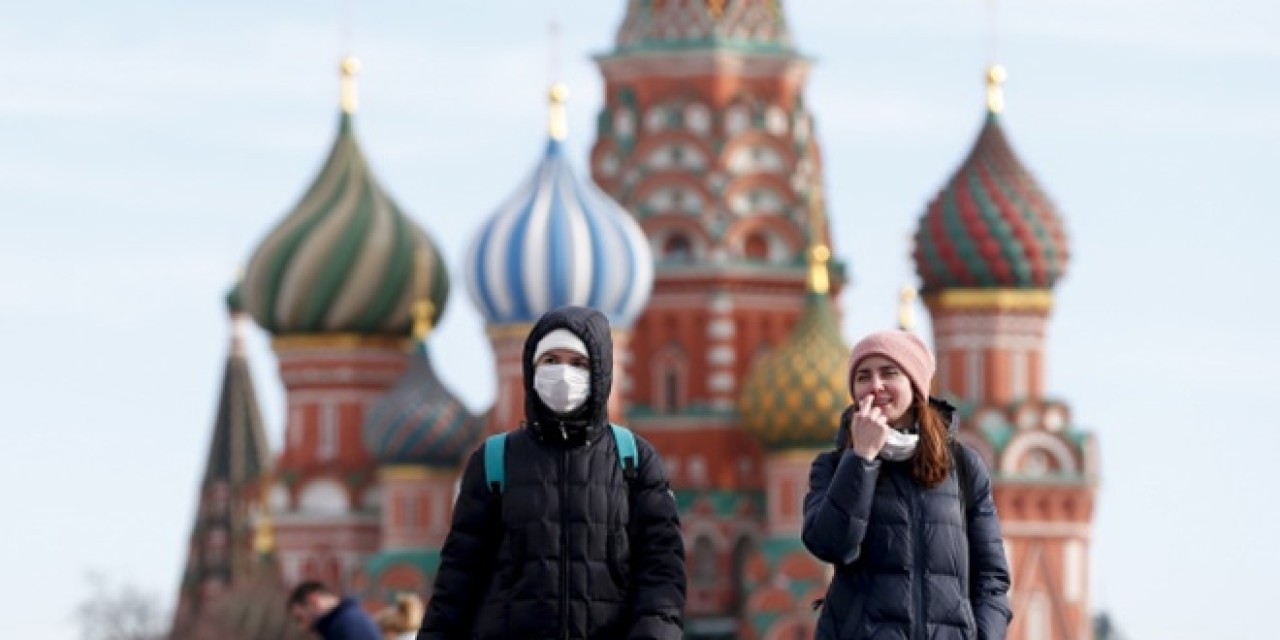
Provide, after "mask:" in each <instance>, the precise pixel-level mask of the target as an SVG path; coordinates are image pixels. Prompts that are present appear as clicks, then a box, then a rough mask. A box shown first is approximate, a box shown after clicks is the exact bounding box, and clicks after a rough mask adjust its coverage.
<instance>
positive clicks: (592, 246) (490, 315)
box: [465, 84, 653, 433]
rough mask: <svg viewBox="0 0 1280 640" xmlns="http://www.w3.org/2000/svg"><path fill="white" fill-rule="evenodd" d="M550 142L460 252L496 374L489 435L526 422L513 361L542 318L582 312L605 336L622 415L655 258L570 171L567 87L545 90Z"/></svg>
mask: <svg viewBox="0 0 1280 640" xmlns="http://www.w3.org/2000/svg"><path fill="white" fill-rule="evenodd" d="M549 98H550V114H549V125H550V126H549V131H548V133H549V136H548V138H549V139H548V140H547V145H546V148H545V151H544V153H543V155H542V157H541V158H540V159H539V161H538V163H537V165H536V166H535V167H534V169H533V172H532V174H531V175H530V176H529V177H528V179H527V180H525V182H524V183H523V184H521V185H520V186H519V187H518V188H517V189H516V191H515V193H513V194H512V195H511V196H510V197H509V198H508V199H507V200H506V202H504V203H503V204H502V205H501V206H499V207H498V210H497V211H496V212H494V214H493V215H492V216H491V217H490V218H489V219H488V220H486V221H485V222H484V223H483V224H482V225H481V227H480V231H479V233H478V234H477V235H476V237H475V239H474V240H473V241H472V244H471V248H470V250H469V251H468V252H467V258H466V263H465V271H466V278H467V290H468V291H469V292H470V293H471V298H472V300H473V301H474V302H475V304H476V306H477V307H479V308H480V311H481V313H482V314H483V315H484V317H485V320H486V323H487V325H488V327H487V328H488V334H489V339H490V341H491V343H492V345H493V351H494V359H495V361H496V368H497V374H498V375H497V387H498V388H497V399H496V401H495V404H494V406H493V408H492V409H491V410H490V411H489V416H488V422H487V430H488V431H489V432H490V433H498V432H503V431H508V430H510V429H513V428H515V427H517V426H518V425H519V424H520V421H521V420H523V419H524V382H523V369H522V365H521V362H520V359H521V358H522V357H523V349H524V341H525V337H526V336H527V335H528V333H529V330H530V329H531V328H532V325H533V323H534V322H536V321H537V320H538V318H539V317H541V316H542V314H544V313H546V312H547V311H550V310H552V309H555V308H557V307H561V306H564V305H580V306H589V307H593V308H595V309H598V310H599V311H601V312H602V313H604V314H605V315H606V316H607V317H608V318H609V324H610V327H611V329H612V332H613V348H614V359H613V362H614V372H613V380H614V383H613V393H612V394H611V395H610V397H609V413H610V416H611V418H612V419H614V420H619V419H621V417H622V412H623V407H624V406H625V403H626V397H627V388H628V383H627V380H628V376H627V369H626V363H627V361H628V357H627V355H626V354H627V352H628V347H627V338H628V333H629V329H630V327H631V324H632V322H633V321H634V320H635V317H636V315H637V314H639V313H640V310H641V309H642V308H643V307H644V305H645V303H646V302H647V301H648V299H649V291H650V288H651V286H652V284H653V257H652V254H651V253H650V251H649V245H648V243H647V242H646V241H645V238H644V235H643V234H642V232H641V230H640V227H639V226H637V225H636V223H635V221H634V220H632V219H631V217H630V216H628V215H627V212H626V211H624V210H623V209H622V208H621V207H619V206H618V204H617V203H616V202H614V201H613V199H611V198H610V197H609V196H608V195H606V194H604V193H602V192H601V191H600V190H599V189H598V188H597V187H596V186H595V185H594V184H592V183H591V182H590V181H586V180H580V179H579V178H578V177H577V175H576V174H575V172H574V170H573V167H572V166H571V164H570V162H569V159H568V157H567V154H566V151H565V143H564V141H565V137H566V136H567V135H568V130H567V126H566V121H565V120H566V119H565V100H566V99H567V98H568V90H567V88H565V86H564V85H560V84H557V85H555V86H553V87H552V88H551V91H550V95H549Z"/></svg>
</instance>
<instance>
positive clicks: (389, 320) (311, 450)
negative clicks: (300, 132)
mask: <svg viewBox="0 0 1280 640" xmlns="http://www.w3.org/2000/svg"><path fill="white" fill-rule="evenodd" d="M358 70H359V62H358V61H357V60H356V59H355V58H346V59H344V60H343V62H342V66H341V72H342V76H341V77H342V110H341V113H340V116H339V121H338V135H337V138H336V139H335V141H334V143H333V147H332V149H331V150H330V152H329V156H328V158H327V159H326V160H325V163H324V166H323V167H322V169H321V170H320V174H319V175H318V176H317V177H316V179H315V181H314V182H313V183H312V185H311V187H310V188H309V189H308V190H307V191H306V194H305V195H304V196H303V198H302V200H301V201H300V202H299V203H298V204H297V205H296V206H295V207H294V209H293V210H292V211H291V212H290V213H289V214H288V215H287V216H285V218H284V219H283V220H282V221H281V222H280V223H279V224H277V225H276V227H275V229H273V230H272V231H271V232H270V233H268V234H267V236H266V238H265V239H263V240H262V242H261V243H260V244H259V245H258V247H257V249H256V250H255V251H254V253H253V257H252V259H251V260H250V262H249V268H248V272H247V274H246V277H245V281H244V293H243V295H244V304H245V308H246V309H247V310H248V311H249V313H250V314H252V316H253V319H254V320H255V321H257V323H258V324H259V325H260V326H261V327H262V328H264V329H266V330H267V331H268V332H270V333H271V334H272V336H273V339H272V348H273V349H274V351H275V353H276V356H277V358H278V361H279V369H280V377H281V380H282V381H283V382H284V386H285V390H286V402H287V414H286V416H287V417H286V421H287V422H286V424H285V429H284V432H285V433H284V450H283V452H282V453H281V454H280V457H279V461H278V464H277V477H276V484H275V485H274V486H273V487H272V489H271V496H270V500H271V508H272V509H273V515H274V518H275V524H276V531H275V535H276V546H277V558H278V560H279V562H280V564H281V569H282V571H283V575H284V579H285V582H286V583H295V582H297V581H299V580H302V579H319V580H323V581H325V582H327V583H329V584H331V585H333V586H334V587H335V588H338V589H345V588H348V587H349V586H350V584H351V582H352V580H353V578H354V577H355V576H356V575H357V574H358V573H359V572H360V570H361V569H362V567H363V564H364V561H365V559H366V558H367V557H368V556H369V555H371V554H372V553H374V552H375V551H376V550H377V549H378V546H379V544H380V542H381V535H380V530H379V524H380V516H379V513H380V508H381V501H382V498H381V493H380V489H379V487H378V483H377V466H378V465H377V460H376V459H375V458H374V457H373V455H371V453H370V451H369V450H368V449H367V448H366V446H365V443H364V440H363V429H362V427H363V425H364V422H365V416H366V414H367V413H368V411H369V408H370V407H371V406H372V405H373V404H374V403H375V402H377V401H378V400H379V399H381V398H382V396H383V395H384V394H386V392H387V391H388V390H389V389H390V388H391V387H392V385H394V384H395V382H396V381H397V380H398V379H399V378H400V376H401V374H402V373H403V372H404V371H405V368H406V366H407V365H408V364H409V348H410V346H411V342H410V339H409V338H410V329H411V328H412V324H413V317H412V308H413V305H414V303H415V302H419V301H426V302H428V303H430V309H431V317H430V320H431V322H432V323H434V322H435V321H437V320H438V318H439V317H440V314H441V313H442V312H443V310H444V304H445V300H446V298H447V295H448V290H449V281H448V276H447V275H446V273H445V269H444V264H443V261H442V260H441V257H440V253H439V251H438V250H437V249H436V247H435V244H434V243H433V242H432V240H431V239H430V238H429V237H428V236H427V234H426V233H425V232H424V231H423V230H422V229H421V228H420V227H419V226H418V225H417V224H415V223H414V222H413V221H412V220H411V219H410V218H409V217H408V216H407V215H406V214H405V213H404V212H403V211H402V210H401V209H400V207H399V206H398V205H397V204H396V203H395V202H394V201H393V200H392V199H391V198H390V197H389V196H388V195H387V193H386V192H385V191H384V190H383V188H382V186H381V185H380V184H379V183H378V181H377V180H376V179H375V178H374V175H373V173H372V171H371V170H370V168H369V165H368V162H367V161H366V160H365V157H364V154H363V153H361V151H360V146H359V144H358V142H357V140H356V136H355V132H354V129H353V124H352V120H353V115H354V112H355V109H356V93H355V75H356V73H357V72H358Z"/></svg>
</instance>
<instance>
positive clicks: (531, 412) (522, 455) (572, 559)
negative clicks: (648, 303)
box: [418, 307, 685, 640]
mask: <svg viewBox="0 0 1280 640" xmlns="http://www.w3.org/2000/svg"><path fill="white" fill-rule="evenodd" d="M522 361H523V366H524V391H525V422H524V424H523V425H522V426H521V428H520V429H517V430H515V431H512V432H510V433H509V434H507V436H506V444H505V449H504V451H505V460H504V462H503V466H504V468H505V487H503V488H502V490H501V492H500V493H499V492H498V491H495V490H494V488H493V487H491V486H487V484H488V483H486V481H485V477H486V475H485V460H484V447H481V448H480V449H479V450H477V451H476V452H475V453H474V454H473V455H472V456H471V459H470V460H469V461H468V462H467V466H466V469H465V470H464V471H463V475H462V484H461V488H460V490H459V493H458V499H457V502H456V504H455V507H454V513H453V524H452V527H451V528H450V530H449V535H448V537H447V538H446V539H445V544H444V548H443V549H442V551H441V559H440V568H439V571H438V572H437V574H436V581H435V586H434V589H433V591H432V595H431V601H430V603H429V604H428V606H427V613H426V616H425V618H424V619H423V623H422V628H421V630H420V631H419V632H418V638H419V640H463V639H466V638H489V639H500V638H501V639H507V638H521V639H522V640H523V639H543V638H546V639H551V638H557V639H562V640H569V639H574V640H577V639H583V640H585V639H588V638H590V639H592V640H596V639H604V640H614V639H617V640H676V639H678V638H680V637H681V635H682V632H681V626H682V615H683V610H684V599H685V569H684V543H683V541H682V538H681V534H680V520H679V516H678V515H677V512H676V504H675V498H674V497H673V496H672V494H671V491H670V488H669V483H668V478H667V475H666V472H665V471H664V470H663V465H662V461H661V459H660V458H659V457H658V454H657V452H655V451H654V449H653V447H652V446H651V445H650V444H649V443H648V442H645V441H644V440H643V439H642V438H640V437H639V436H636V437H635V442H636V458H637V460H636V466H635V469H634V470H633V471H634V473H633V474H630V475H632V476H633V477H631V478H628V477H627V475H628V474H626V473H624V471H623V468H622V464H620V462H619V453H618V448H617V446H616V444H615V441H614V432H613V430H612V429H610V428H609V417H608V410H607V408H606V407H607V403H608V399H609V391H610V387H611V385H612V379H613V375H612V374H613V341H612V338H611V337H610V333H609V322H608V320H607V319H606V318H605V317H604V315H602V314H601V313H600V312H598V311H594V310H591V309H586V308H582V307H563V308H560V309H556V310H553V311H550V312H548V313H547V314H546V315H544V316H542V318H541V319H539V320H538V322H537V324H536V325H534V327H533V330H532V331H531V332H530V333H529V337H528V338H527V339H526V341H525V346H524V356H523V358H522Z"/></svg>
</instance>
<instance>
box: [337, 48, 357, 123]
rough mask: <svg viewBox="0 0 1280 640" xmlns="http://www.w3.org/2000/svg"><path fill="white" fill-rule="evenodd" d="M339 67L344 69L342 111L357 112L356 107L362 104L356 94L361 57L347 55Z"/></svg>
mask: <svg viewBox="0 0 1280 640" xmlns="http://www.w3.org/2000/svg"><path fill="white" fill-rule="evenodd" d="M339 68H340V69H341V70H342V111H343V112H344V113H355V112H356V107H358V106H360V100H359V97H358V96H357V95H356V74H358V73H360V59H359V58H357V57H355V56H347V57H345V58H343V59H342V64H341V66H340V67H339Z"/></svg>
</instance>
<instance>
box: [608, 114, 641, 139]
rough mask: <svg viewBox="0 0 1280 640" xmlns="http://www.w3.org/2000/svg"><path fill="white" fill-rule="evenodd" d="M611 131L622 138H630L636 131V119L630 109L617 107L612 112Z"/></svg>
mask: <svg viewBox="0 0 1280 640" xmlns="http://www.w3.org/2000/svg"><path fill="white" fill-rule="evenodd" d="M613 132H614V133H615V134H617V135H618V136H619V137H622V138H630V137H631V136H633V135H635V133H636V120H635V116H634V115H632V113H631V110H630V109H626V108H623V109H619V110H618V111H616V112H614V114H613Z"/></svg>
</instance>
